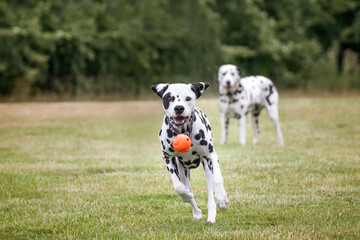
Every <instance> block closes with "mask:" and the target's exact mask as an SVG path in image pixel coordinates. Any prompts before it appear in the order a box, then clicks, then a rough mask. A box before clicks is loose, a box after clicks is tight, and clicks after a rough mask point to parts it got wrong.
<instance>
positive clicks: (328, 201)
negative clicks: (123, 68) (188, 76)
mask: <svg viewBox="0 0 360 240" xmlns="http://www.w3.org/2000/svg"><path fill="white" fill-rule="evenodd" d="M359 103H360V99H359V98H356V97H354V98H282V99H281V102H280V122H281V126H282V129H283V134H284V139H285V146H284V147H278V146H277V144H276V134H275V130H274V128H273V126H272V123H271V121H270V119H269V117H268V116H267V113H266V111H264V112H263V113H262V115H261V116H260V130H261V133H262V136H261V138H260V143H259V144H258V145H256V146H253V145H252V144H251V140H252V130H251V127H250V125H251V124H250V121H249V119H248V121H247V146H245V147H240V145H239V144H238V127H237V123H236V122H235V121H234V120H233V121H232V122H231V123H230V124H231V126H230V136H229V143H228V144H227V145H220V131H221V129H220V115H219V111H218V105H217V100H215V99H200V100H199V101H198V103H197V105H198V106H199V107H200V108H202V110H203V111H204V112H205V113H206V114H207V116H208V117H209V119H210V121H211V123H212V128H213V130H214V137H215V148H216V151H217V153H218V155H219V158H220V165H221V170H222V174H223V177H224V181H225V188H226V190H227V193H228V198H229V200H230V205H229V209H228V210H227V211H226V212H225V213H222V212H221V211H218V215H217V218H216V221H217V222H216V223H215V224H207V223H206V215H207V209H206V203H207V190H206V181H205V175H204V173H203V169H202V168H198V169H195V170H193V171H192V179H191V183H192V190H193V192H194V194H195V199H196V201H197V203H198V205H199V206H200V208H201V209H202V211H203V213H204V217H203V219H202V220H199V221H196V220H194V219H193V218H192V211H191V207H190V205H189V204H185V203H183V202H182V201H181V199H180V198H179V197H178V196H177V194H176V192H175V191H174V189H173V187H172V183H171V179H170V176H169V175H168V173H167V171H166V167H165V165H164V163H163V161H162V159H161V155H160V153H161V151H160V143H159V140H158V132H159V130H160V126H161V121H162V108H161V101H160V100H158V101H146V102H145V101H144V102H117V103H106V102H104V103H96V102H94V103H86V102H85V103H81V102H78V103H27V104H0V239H35V238H37V239H49V238H53V239H112V238H114V239H124V238H125V239H128V238H130V239H133V238H135V239H175V238H178V239H244V238H245V239H263V238H266V239H309V238H311V239H326V238H328V239H337V238H345V239H359V238H360V207H359V206H360V150H359V148H360V122H359V121H360V120H359V119H360V104H359Z"/></svg>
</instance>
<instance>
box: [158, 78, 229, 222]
mask: <svg viewBox="0 0 360 240" xmlns="http://www.w3.org/2000/svg"><path fill="white" fill-rule="evenodd" d="M208 86H209V84H208V83H203V82H198V83H193V84H167V83H166V84H162V83H161V84H157V85H153V86H152V90H153V91H154V92H155V93H156V94H157V95H158V96H159V97H160V98H161V99H162V101H163V109H164V112H165V114H164V121H163V124H162V128H161V130H160V133H159V138H160V142H161V147H162V157H163V159H164V161H165V164H166V167H167V170H168V172H169V173H170V176H171V180H172V182H173V184H174V188H175V191H176V192H177V193H178V194H179V195H180V197H181V199H182V200H183V201H184V202H189V203H190V205H191V207H192V210H193V217H194V218H195V219H201V218H202V212H201V210H200V208H199V207H198V205H197V204H196V202H195V200H194V195H193V193H192V192H191V188H190V170H191V169H193V168H197V167H198V166H199V165H200V162H201V163H202V165H203V167H204V170H205V175H206V181H207V188H208V204H207V207H208V219H207V221H208V222H211V223H214V222H215V217H216V205H217V206H218V207H219V208H220V209H221V210H222V211H225V210H226V209H227V207H228V203H229V201H228V199H227V196H226V192H225V189H224V185H223V177H222V175H221V172H220V166H219V161H218V156H217V154H216V152H215V148H214V145H213V136H212V132H211V127H210V123H209V121H208V119H207V117H206V115H205V114H204V113H203V112H202V111H201V110H200V109H199V108H197V107H195V99H197V98H199V97H200V96H201V95H202V94H203V93H204V91H205V89H206V88H207V87H208ZM180 133H182V134H186V135H188V136H189V137H190V139H191V143H192V144H191V147H190V149H189V150H188V151H186V152H184V153H181V152H177V151H175V150H174V148H173V147H172V142H173V139H174V137H175V136H176V135H177V134H180ZM214 194H215V199H214ZM215 202H216V205H215Z"/></svg>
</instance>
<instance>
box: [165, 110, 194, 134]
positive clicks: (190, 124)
mask: <svg viewBox="0 0 360 240" xmlns="http://www.w3.org/2000/svg"><path fill="white" fill-rule="evenodd" d="M194 120H195V113H194V112H192V113H191V115H190V119H189V122H188V123H187V124H186V125H187V129H186V131H185V129H184V127H183V128H182V129H181V131H179V130H177V129H176V128H175V127H174V126H173V125H172V124H171V123H169V126H170V129H171V131H173V133H174V136H176V135H178V134H185V135H188V136H189V137H190V134H191V132H192V128H193V124H194Z"/></svg>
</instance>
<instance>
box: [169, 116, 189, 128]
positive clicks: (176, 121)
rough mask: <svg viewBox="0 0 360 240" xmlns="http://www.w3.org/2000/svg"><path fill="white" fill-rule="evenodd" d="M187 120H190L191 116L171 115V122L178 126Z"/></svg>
mask: <svg viewBox="0 0 360 240" xmlns="http://www.w3.org/2000/svg"><path fill="white" fill-rule="evenodd" d="M187 121H189V117H184V116H176V117H170V122H171V123H172V124H175V125H177V126H181V125H184V124H185V123H186V122H187Z"/></svg>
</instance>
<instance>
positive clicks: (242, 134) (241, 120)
mask: <svg viewBox="0 0 360 240" xmlns="http://www.w3.org/2000/svg"><path fill="white" fill-rule="evenodd" d="M245 117H246V116H245V114H243V115H238V116H237V118H238V121H239V129H240V131H239V135H240V144H241V145H245V144H246V118H245Z"/></svg>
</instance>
